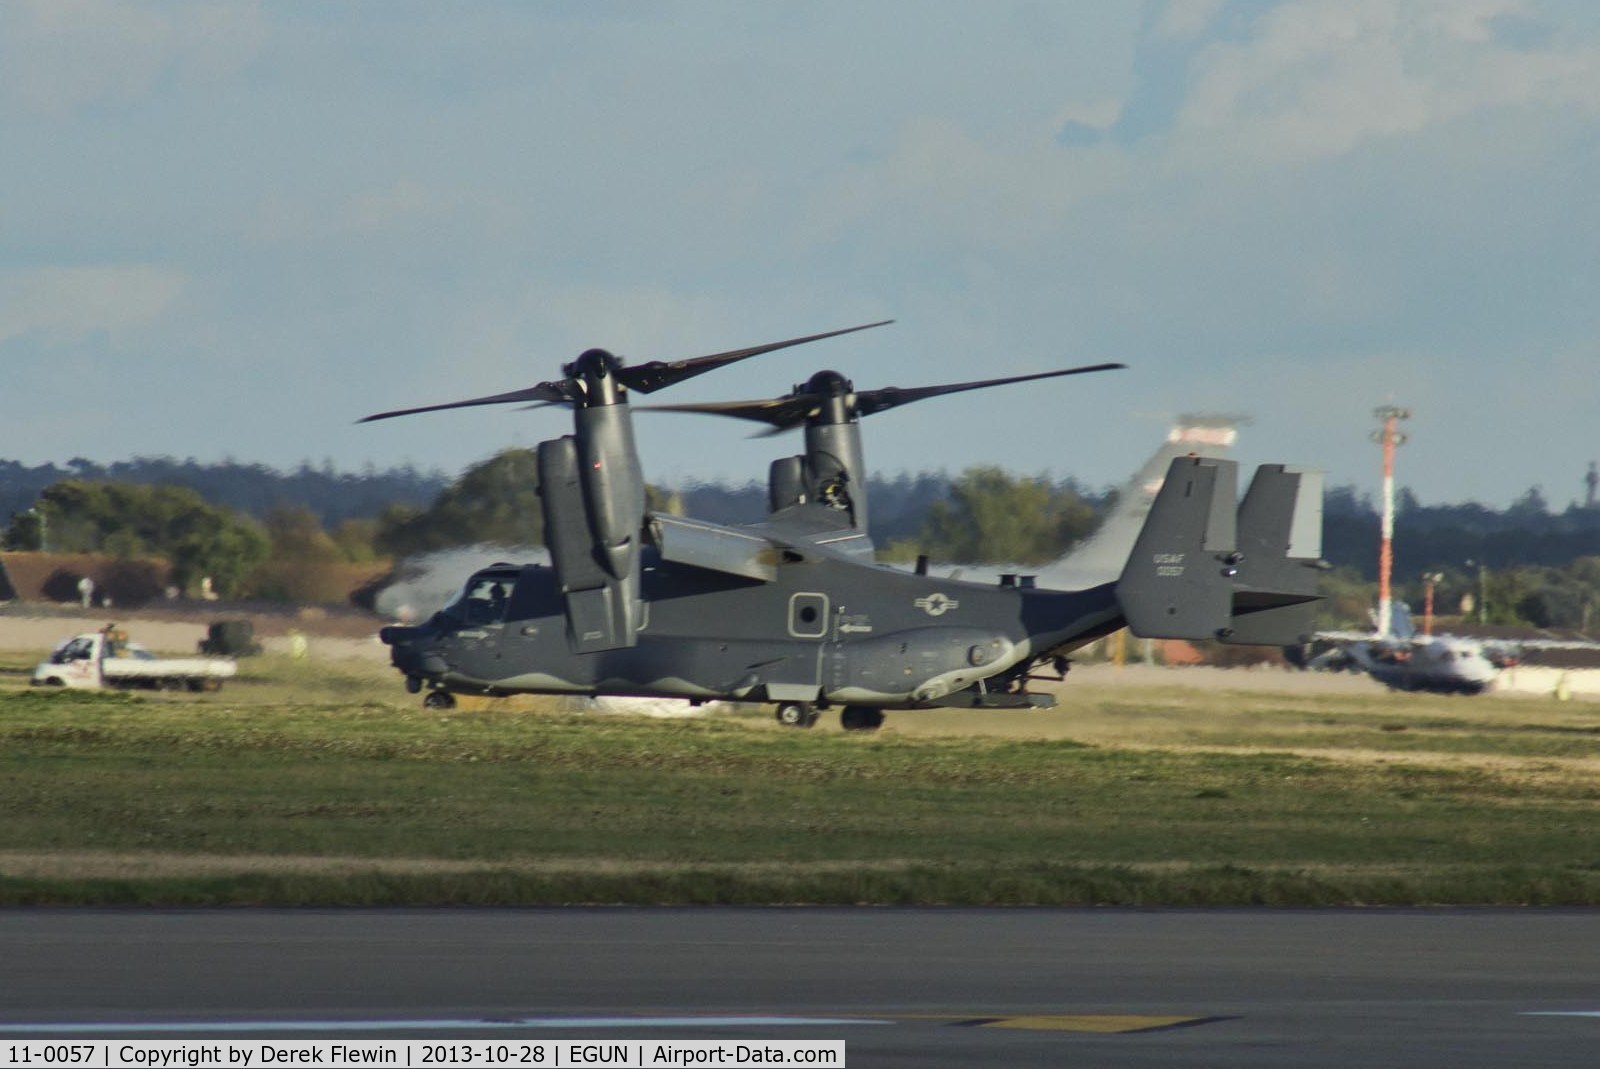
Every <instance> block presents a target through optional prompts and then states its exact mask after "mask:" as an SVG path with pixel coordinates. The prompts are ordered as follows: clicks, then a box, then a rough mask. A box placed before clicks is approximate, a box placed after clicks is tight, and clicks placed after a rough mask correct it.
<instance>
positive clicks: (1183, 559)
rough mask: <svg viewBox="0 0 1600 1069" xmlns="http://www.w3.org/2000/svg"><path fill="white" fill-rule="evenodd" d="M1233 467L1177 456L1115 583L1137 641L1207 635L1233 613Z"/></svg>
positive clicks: (1219, 628)
mask: <svg viewBox="0 0 1600 1069" xmlns="http://www.w3.org/2000/svg"><path fill="white" fill-rule="evenodd" d="M1237 482H1238V465H1237V464H1235V463H1234V462H1233V461H1231V460H1215V459H1211V458H1206V457H1180V458H1178V459H1177V460H1174V461H1173V462H1172V465H1171V467H1169V468H1168V469H1167V476H1166V480H1165V482H1164V483H1163V484H1162V487H1161V490H1160V492H1159V493H1157V494H1156V498H1155V501H1154V502H1153V503H1152V504H1151V506H1150V514H1149V516H1148V517H1147V518H1146V519H1145V522H1144V527H1143V528H1142V529H1141V530H1140V532H1139V537H1138V539H1137V540H1136V541H1135V542H1134V546H1133V552H1132V553H1131V554H1130V555H1129V557H1128V559H1127V564H1126V566H1125V567H1124V568H1123V570H1122V577H1121V578H1120V579H1119V580H1118V581H1117V600H1118V601H1119V602H1120V603H1121V605H1122V613H1123V616H1124V617H1125V618H1126V619H1127V621H1128V627H1129V628H1130V629H1131V630H1132V631H1133V633H1134V634H1136V635H1138V636H1139V637H1141V638H1186V639H1206V638H1215V637H1217V635H1218V634H1219V633H1220V632H1221V631H1223V630H1224V629H1226V628H1227V627H1228V625H1229V620H1230V617H1231V616H1232V612H1233V579H1232V575H1233V573H1234V568H1233V561H1234V559H1235V558H1236V552H1235V550H1236V545H1235V543H1236V519H1235V514H1234V508H1235V506H1234V501H1235V494H1236V489H1235V488H1236V485H1237Z"/></svg>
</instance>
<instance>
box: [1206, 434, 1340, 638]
mask: <svg viewBox="0 0 1600 1069" xmlns="http://www.w3.org/2000/svg"><path fill="white" fill-rule="evenodd" d="M1238 537H1239V546H1238V548H1239V557H1240V559H1239V564H1238V575H1237V576H1236V577H1235V588H1234V594H1233V619H1232V620H1231V621H1230V623H1229V624H1228V628H1227V630H1226V631H1225V632H1224V633H1223V634H1222V636H1221V637H1222V640H1223V641H1224V642H1228V643H1231V644H1233V645H1238V646H1284V645H1290V644H1296V643H1302V642H1306V641H1309V637H1310V635H1311V633H1312V632H1313V631H1315V630H1316V624H1315V619H1314V617H1315V614H1316V603H1317V600H1318V594H1317V580H1318V578H1319V577H1320V576H1321V574H1322V571H1323V570H1324V569H1325V568H1326V567H1327V566H1326V565H1325V564H1324V563H1323V561H1322V473H1321V472H1320V471H1304V470H1301V469H1298V468H1290V467H1286V466H1284V465H1282V464H1263V465H1261V467H1259V468H1257V469H1256V474H1255V477H1254V478H1253V479H1251V480H1250V489H1249V490H1248V491H1246V493H1245V495H1244V500H1243V501H1242V502H1241V503H1240V505H1239V522H1238Z"/></svg>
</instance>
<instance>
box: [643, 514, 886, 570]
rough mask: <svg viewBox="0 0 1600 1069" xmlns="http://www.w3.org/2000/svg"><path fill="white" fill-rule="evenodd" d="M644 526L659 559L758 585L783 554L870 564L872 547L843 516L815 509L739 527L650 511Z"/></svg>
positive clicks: (773, 516)
mask: <svg viewBox="0 0 1600 1069" xmlns="http://www.w3.org/2000/svg"><path fill="white" fill-rule="evenodd" d="M645 522H646V527H647V529H648V530H649V532H650V540H651V542H652V543H654V544H655V546H656V548H657V550H658V551H659V552H660V553H661V556H662V557H663V558H664V559H666V560H670V561H676V562H677V563H679V564H688V565H692V566H693V567H696V568H705V569H708V570H710V571H714V572H722V573H724V574H726V575H737V576H742V577H743V578H746V579H755V580H758V581H760V582H763V583H770V582H771V581H772V580H773V579H775V578H776V577H777V568H778V563H779V561H781V560H783V559H784V555H785V554H805V553H821V554H826V555H830V556H840V557H844V558H846V559H850V560H856V561H860V560H861V559H862V558H863V557H865V559H867V560H869V561H870V559H871V553H872V543H871V542H870V541H869V540H868V539H867V536H866V535H865V533H863V532H862V531H861V530H859V529H858V528H856V527H854V526H853V525H852V524H851V523H850V521H849V519H848V517H846V516H845V515H844V514H843V513H840V512H837V511H835V510H833V509H829V508H823V507H820V506H806V505H800V506H795V507H792V508H787V509H782V510H780V511H778V512H776V513H773V515H772V516H770V517H769V518H768V519H767V520H766V522H764V523H757V524H750V525H747V526H740V527H725V526H723V525H721V524H716V523H708V522H706V521H705V520H695V519H690V518H689V517H687V516H671V515H666V514H663V513H652V514H651V515H649V516H648V517H647V518H646V521H645Z"/></svg>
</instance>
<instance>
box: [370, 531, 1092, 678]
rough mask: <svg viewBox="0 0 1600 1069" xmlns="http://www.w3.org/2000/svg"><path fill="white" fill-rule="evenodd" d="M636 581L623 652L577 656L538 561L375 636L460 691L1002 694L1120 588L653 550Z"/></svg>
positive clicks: (407, 666)
mask: <svg viewBox="0 0 1600 1069" xmlns="http://www.w3.org/2000/svg"><path fill="white" fill-rule="evenodd" d="M641 586H642V590H641V593H642V617H641V619H640V621H639V629H638V636H637V642H636V643H635V644H634V645H632V646H628V647H624V648H620V649H610V650H602V651H598V652H590V653H574V652H573V644H572V641H571V638H570V636H569V634H568V618H567V615H566V614H565V612H564V602H563V597H564V595H563V593H562V592H561V590H560V589H558V586H557V581H556V576H555V572H554V571H553V570H552V569H551V568H548V567H544V566H541V565H523V566H496V567H494V568H490V569H485V570H484V571H480V572H478V573H477V574H475V575H474V576H473V577H472V578H471V579H469V580H468V582H467V584H466V587H465V589H464V590H463V591H462V594H461V596H459V597H458V598H457V599H456V600H455V601H454V602H452V604H451V605H450V606H449V607H448V608H447V609H445V610H444V611H442V612H440V613H438V614H436V615H435V616H434V617H433V618H432V619H431V620H429V621H428V622H427V623H426V624H424V625H422V626H420V627H391V628H385V629H384V631H383V633H382V635H383V640H384V641H385V642H387V643H389V645H390V646H391V647H392V654H391V656H392V660H393V662H394V664H395V666H396V667H397V668H398V669H400V671H402V672H403V673H405V674H406V676H407V677H408V678H410V679H411V680H414V681H415V683H416V685H419V686H420V685H426V686H431V687H440V688H444V689H446V690H450V691H459V692H464V693H480V694H515V693H543V694H606V695H643V696H664V697H676V698H690V699H702V700H711V699H728V700H751V701H774V702H783V701H795V702H816V703H820V704H826V703H839V704H846V705H851V704H854V705H866V706H873V707H877V708H927V707H933V706H941V705H957V706H967V705H996V704H1007V703H1008V701H1007V698H1006V696H1005V694H1006V691H1007V690H1017V691H1019V690H1020V689H1021V688H1020V687H1012V686H1010V682H1011V681H1013V680H1014V679H1015V678H1016V677H1017V676H1018V675H1019V674H1020V673H1022V672H1024V671H1025V670H1026V668H1027V666H1028V665H1030V664H1031V663H1033V661H1034V660H1035V659H1037V658H1039V657H1041V656H1046V655H1050V654H1054V653H1059V652H1065V651H1066V650H1068V649H1071V648H1076V647H1077V646H1079V645H1082V644H1084V643H1087V642H1089V641H1092V640H1093V639H1095V638H1098V637H1100V636H1101V635H1104V634H1107V633H1109V632H1110V631H1112V630H1115V629H1116V628H1117V627H1119V626H1121V624H1122V617H1121V611H1120V609H1119V607H1118V604H1117V599H1116V595H1115V593H1114V585H1113V584H1106V585H1104V586H1101V587H1096V588H1093V589H1090V590H1085V591H1078V592H1061V591H1047V590H1039V589H1031V588H1026V587H1019V586H1000V585H985V584H978V583H968V582H962V581H959V580H953V579H939V578H934V577H931V576H924V575H914V574H911V573H908V572H903V571H899V570H896V569H892V568H887V567H883V566H879V565H872V564H858V563H854V562H850V561H843V560H839V559H835V558H830V557H822V558H820V559H818V558H806V559H801V560H796V561H786V562H783V563H780V564H778V566H777V568H776V576H775V578H774V579H772V580H771V581H768V582H761V581H757V580H751V579H744V578H740V577H738V576H733V575H726V574H722V573H718V572H715V571H709V570H706V569H702V568H697V567H694V566H692V565H684V564H681V563H675V562H672V561H667V560H663V559H661V558H660V557H659V556H657V555H656V554H655V553H654V552H653V551H652V550H646V551H645V560H644V568H643V571H642V577H641ZM496 588H499V589H498V590H496ZM1032 697H1033V696H1025V695H1020V694H1018V695H1016V701H1015V702H1014V704H1038V702H1037V701H1033V702H1028V701H1024V700H1023V699H1024V698H1032Z"/></svg>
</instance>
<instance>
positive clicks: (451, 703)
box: [422, 690, 456, 709]
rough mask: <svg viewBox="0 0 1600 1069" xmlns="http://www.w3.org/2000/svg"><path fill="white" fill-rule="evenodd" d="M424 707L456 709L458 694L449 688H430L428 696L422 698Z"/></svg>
mask: <svg viewBox="0 0 1600 1069" xmlns="http://www.w3.org/2000/svg"><path fill="white" fill-rule="evenodd" d="M422 707H423V708H424V709H454V708H455V707H456V696H455V695H454V694H451V693H450V692H449V691H448V690H430V691H428V696H427V697H426V698H424V699H422Z"/></svg>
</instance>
